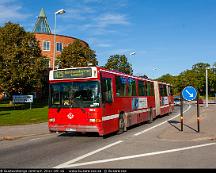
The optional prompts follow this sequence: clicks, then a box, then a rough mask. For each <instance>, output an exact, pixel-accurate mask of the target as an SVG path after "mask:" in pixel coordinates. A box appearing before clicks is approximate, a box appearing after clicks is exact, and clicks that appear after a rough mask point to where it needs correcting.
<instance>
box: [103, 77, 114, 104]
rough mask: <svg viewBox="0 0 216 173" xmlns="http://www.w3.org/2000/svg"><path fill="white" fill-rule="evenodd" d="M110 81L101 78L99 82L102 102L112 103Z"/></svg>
mask: <svg viewBox="0 0 216 173" xmlns="http://www.w3.org/2000/svg"><path fill="white" fill-rule="evenodd" d="M111 82H112V80H111V79H110V78H102V80H101V91H102V102H103V103H112V102H113V98H112V87H111V86H112V84H111Z"/></svg>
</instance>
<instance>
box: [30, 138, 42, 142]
mask: <svg viewBox="0 0 216 173" xmlns="http://www.w3.org/2000/svg"><path fill="white" fill-rule="evenodd" d="M40 139H41V138H35V139H30V140H29V141H37V140H40Z"/></svg>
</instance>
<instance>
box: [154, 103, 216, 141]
mask: <svg viewBox="0 0 216 173" xmlns="http://www.w3.org/2000/svg"><path fill="white" fill-rule="evenodd" d="M191 106H192V108H191V110H190V111H188V112H186V113H184V114H183V115H184V122H183V124H184V125H183V131H181V123H180V117H177V118H176V119H173V120H171V121H169V124H170V128H166V130H165V131H162V132H161V134H160V135H159V136H158V138H160V139H162V140H169V141H201V140H211V141H213V140H216V105H215V104H209V106H208V108H206V107H205V105H203V104H201V105H200V132H199V133H198V125H197V110H196V104H191Z"/></svg>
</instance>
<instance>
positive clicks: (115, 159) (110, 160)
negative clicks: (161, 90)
mask: <svg viewBox="0 0 216 173" xmlns="http://www.w3.org/2000/svg"><path fill="white" fill-rule="evenodd" d="M211 145H216V143H207V144H202V145H194V146H190V147H183V148H175V149H171V150H164V151H156V152H151V153H144V154H138V155H132V156H124V157H118V158H112V159H104V160H95V161H91V162H85V163H77V164H72V165H67V166H66V165H65V166H66V167H64V168H73V167H77V166H85V165H93V164H98V163H107V162H114V161H120V160H128V159H134V158H139V157H147V156H154V155H159V154H166V153H173V152H178V151H184V150H190V149H196V148H201V147H207V146H211Z"/></svg>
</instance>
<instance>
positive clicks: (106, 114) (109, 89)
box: [101, 72, 118, 134]
mask: <svg viewBox="0 0 216 173" xmlns="http://www.w3.org/2000/svg"><path fill="white" fill-rule="evenodd" d="M113 83H114V75H112V74H109V73H106V72H101V94H102V120H103V128H104V134H106V133H110V132H112V131H114V129H115V128H118V127H117V125H118V124H117V125H116V127H115V125H113V124H115V123H114V121H115V119H116V118H117V117H115V116H114V115H115V111H114V106H113V105H114V95H113Z"/></svg>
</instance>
